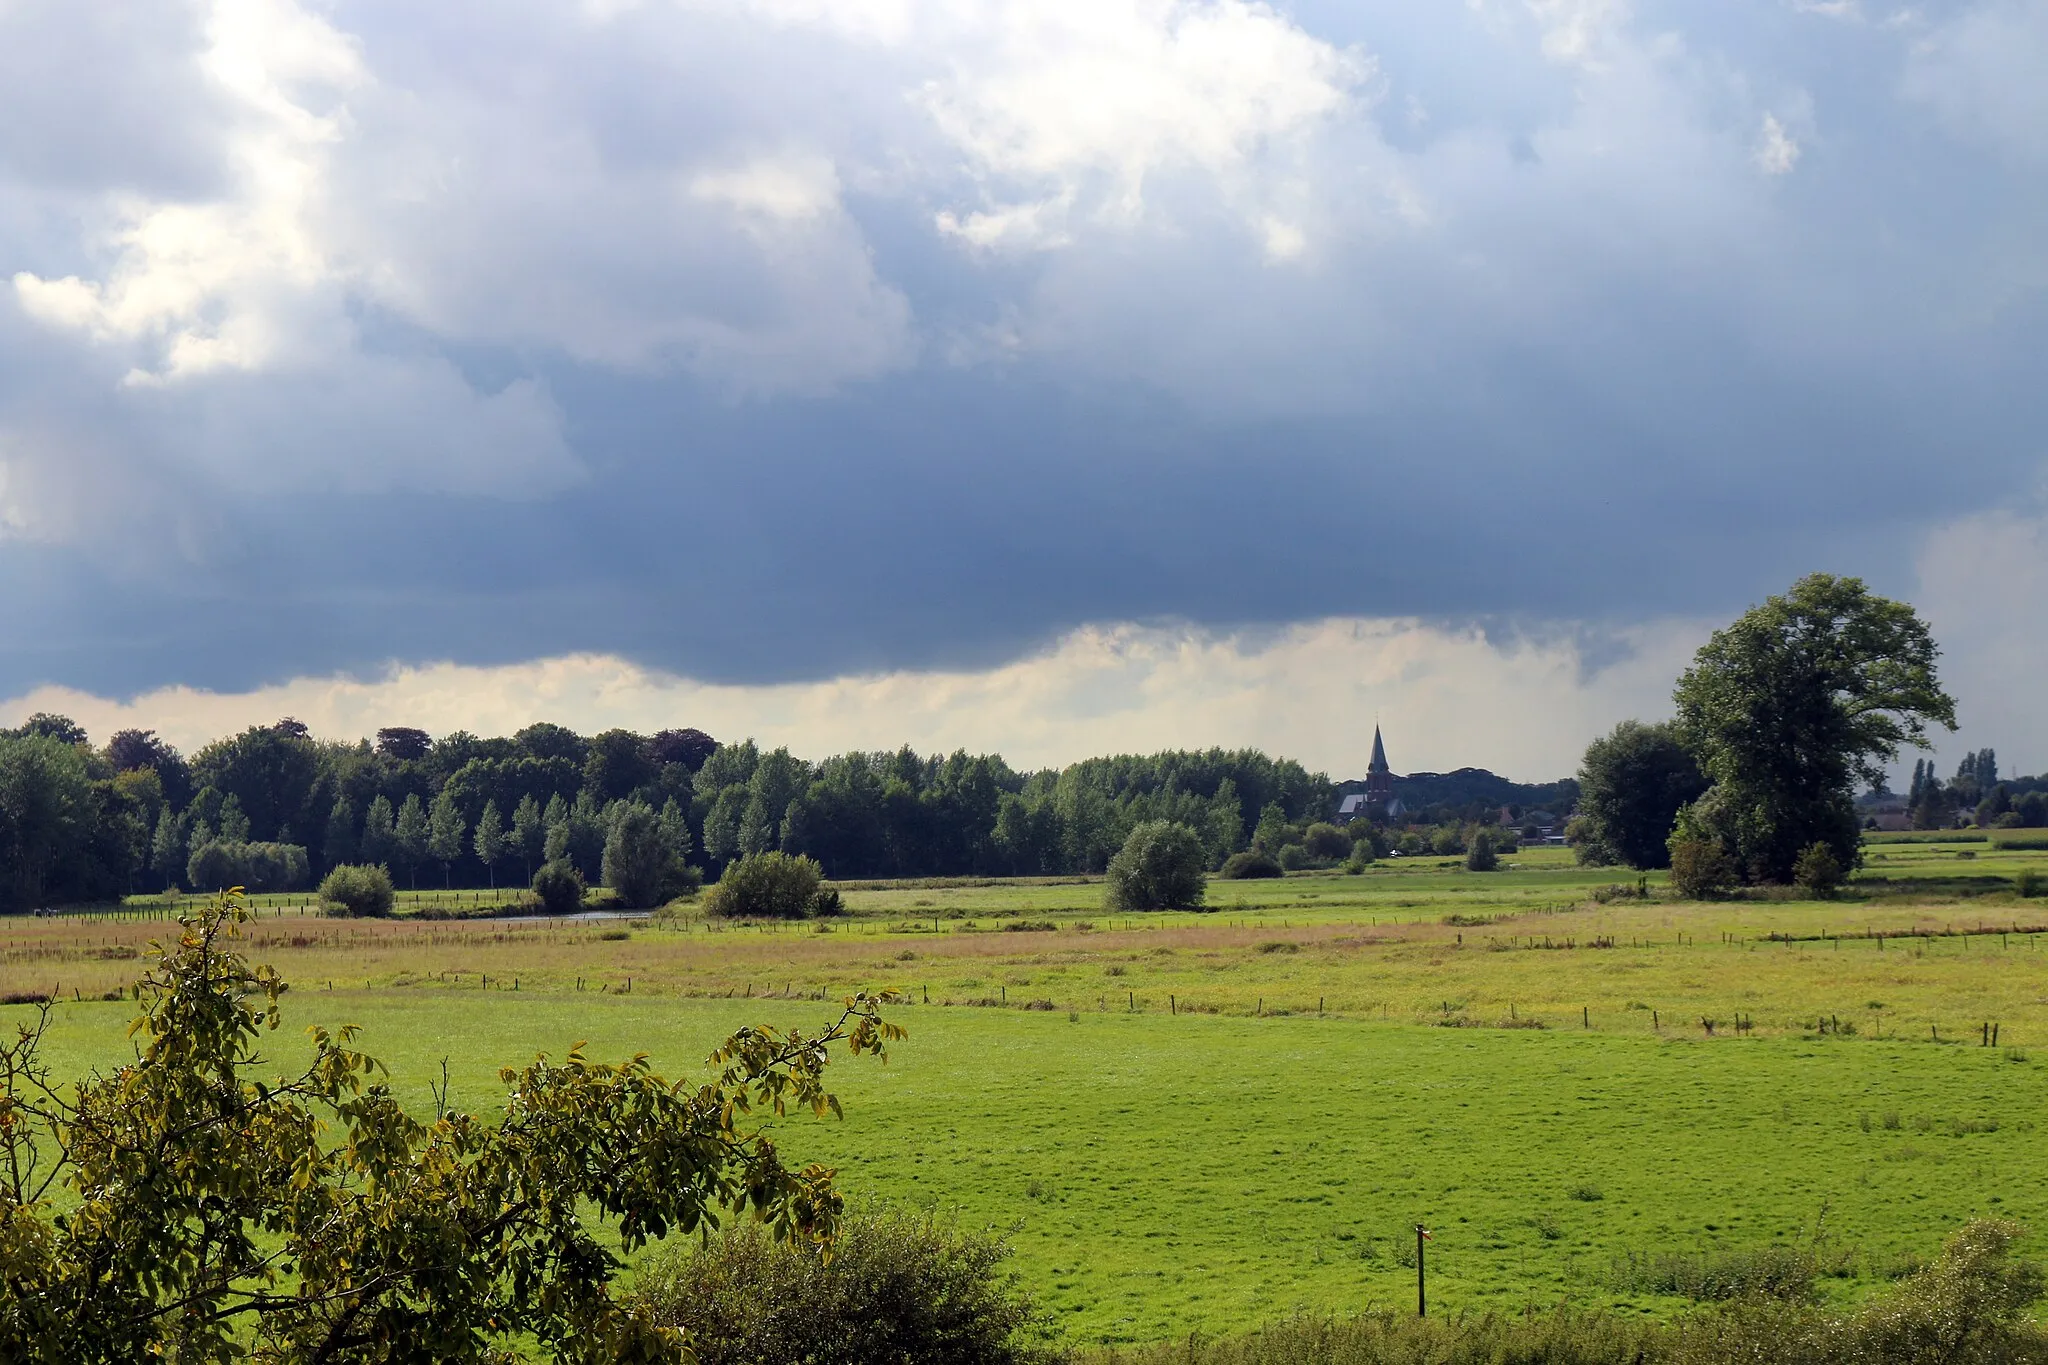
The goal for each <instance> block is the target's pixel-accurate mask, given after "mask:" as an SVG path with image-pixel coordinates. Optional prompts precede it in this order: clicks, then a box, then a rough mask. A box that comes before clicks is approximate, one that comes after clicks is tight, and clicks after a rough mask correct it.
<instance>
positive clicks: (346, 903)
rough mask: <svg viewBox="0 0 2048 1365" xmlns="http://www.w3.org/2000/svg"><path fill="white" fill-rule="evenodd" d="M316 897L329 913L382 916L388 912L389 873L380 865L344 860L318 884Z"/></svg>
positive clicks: (389, 894)
mask: <svg viewBox="0 0 2048 1365" xmlns="http://www.w3.org/2000/svg"><path fill="white" fill-rule="evenodd" d="M320 900H321V902H322V903H323V904H325V905H326V906H327V907H328V910H329V911H330V912H339V913H341V914H344V915H353V916H355V917H356V918H358V919H360V918H363V917H364V916H378V917H382V916H384V915H388V914H390V913H391V874H390V873H389V872H386V871H385V870H384V869H383V868H381V867H376V866H365V865H362V864H354V863H344V864H342V865H341V866H340V867H337V868H335V869H334V871H332V872H330V873H328V874H327V877H326V879H325V880H323V881H322V882H321V883H320Z"/></svg>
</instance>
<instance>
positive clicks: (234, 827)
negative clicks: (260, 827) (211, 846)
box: [217, 792, 249, 844]
mask: <svg viewBox="0 0 2048 1365" xmlns="http://www.w3.org/2000/svg"><path fill="white" fill-rule="evenodd" d="M217 823H218V824H219V826H220V837H221V842H222V843H228V844H246V843H248V842H249V817H248V816H247V815H245V814H243V813H242V800H241V798H240V797H238V796H236V795H235V794H234V793H233V792H229V793H228V794H227V796H226V798H225V799H223V800H222V801H221V803H220V817H219V820H218V822H217Z"/></svg>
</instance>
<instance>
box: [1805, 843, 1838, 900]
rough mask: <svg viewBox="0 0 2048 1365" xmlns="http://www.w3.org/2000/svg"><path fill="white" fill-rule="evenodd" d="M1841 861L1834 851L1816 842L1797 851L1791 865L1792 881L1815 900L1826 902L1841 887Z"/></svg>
mask: <svg viewBox="0 0 2048 1365" xmlns="http://www.w3.org/2000/svg"><path fill="white" fill-rule="evenodd" d="M1842 880H1843V874H1842V861H1841V859H1839V858H1837V857H1836V856H1835V850H1834V849H1833V848H1832V847H1830V846H1829V845H1827V844H1825V843H1822V842H1820V841H1818V840H1816V841H1815V842H1813V843H1810V844H1808V845H1807V846H1806V847H1805V848H1803V849H1801V850H1800V851H1799V857H1798V859H1797V861H1795V862H1794V863H1793V864H1792V881H1793V884H1794V885H1796V886H1798V887H1799V889H1800V890H1802V891H1804V892H1805V893H1806V894H1807V895H1809V896H1811V897H1813V898H1814V899H1815V900H1826V899H1828V898H1829V897H1831V896H1833V895H1834V894H1835V892H1836V890H1837V889H1838V888H1840V886H1841V885H1842Z"/></svg>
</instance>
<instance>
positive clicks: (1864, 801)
mask: <svg viewBox="0 0 2048 1365" xmlns="http://www.w3.org/2000/svg"><path fill="white" fill-rule="evenodd" d="M1856 823H1858V824H1860V825H1864V826H1866V827H1868V826H1869V825H1872V824H1875V825H1876V826H1877V828H1879V829H1881V830H1901V829H1911V828H1913V813H1912V812H1911V811H1910V810H1908V809H1906V798H1905V797H1903V796H1901V795H1899V794H1898V793H1897V792H1890V791H1885V792H1865V793H1864V794H1863V795H1861V796H1859V797H1857V798H1856Z"/></svg>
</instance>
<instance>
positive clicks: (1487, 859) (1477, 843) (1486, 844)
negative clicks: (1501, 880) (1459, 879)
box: [1465, 829, 1500, 872]
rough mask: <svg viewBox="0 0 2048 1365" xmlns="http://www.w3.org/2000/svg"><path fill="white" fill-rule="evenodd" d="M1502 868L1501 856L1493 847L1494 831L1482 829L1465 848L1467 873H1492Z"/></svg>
mask: <svg viewBox="0 0 2048 1365" xmlns="http://www.w3.org/2000/svg"><path fill="white" fill-rule="evenodd" d="M1499 866H1500V854H1499V853H1497V852H1496V851H1495V850H1494V847H1493V831H1492V830H1487V829H1482V830H1480V831H1478V832H1477V833H1475V834H1474V835H1473V836H1472V840H1471V842H1470V843H1468V844H1467V845H1466V846H1465V870H1466V871H1467V872H1492V871H1494V870H1495V869H1496V868H1498V867H1499Z"/></svg>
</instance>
